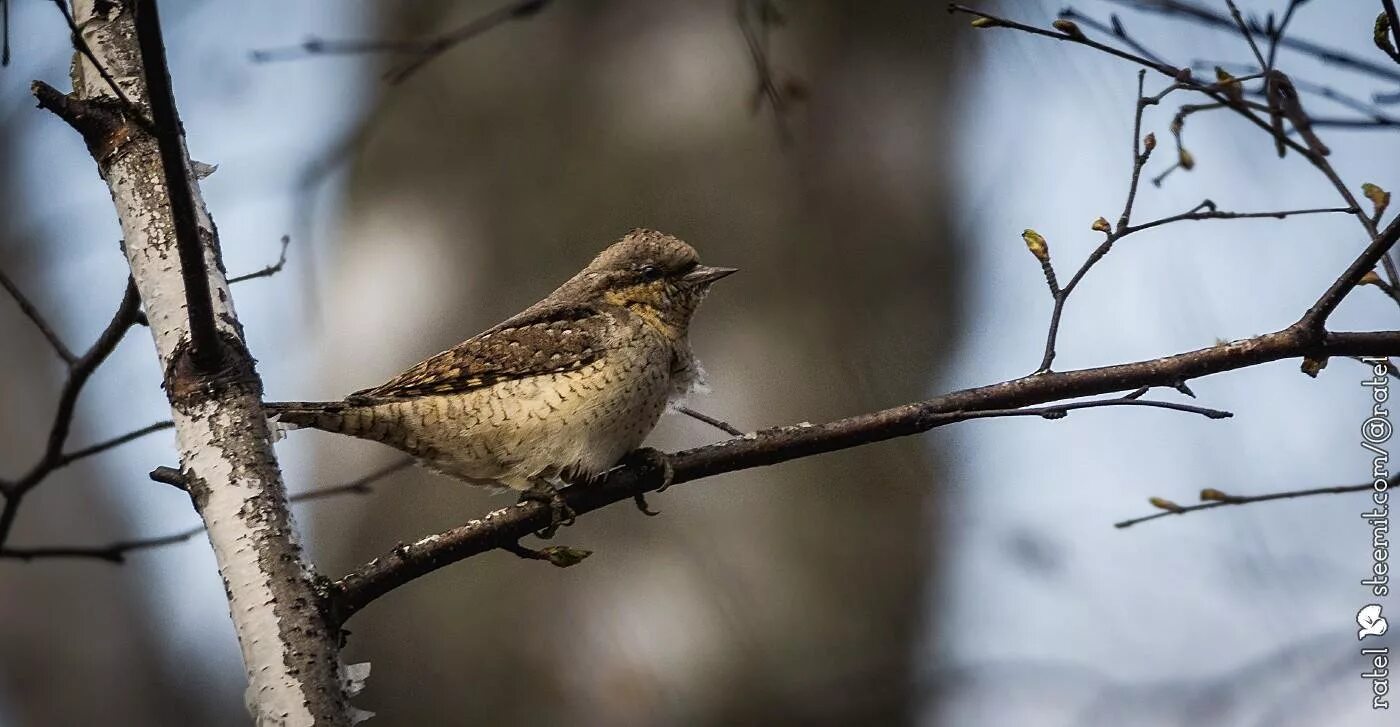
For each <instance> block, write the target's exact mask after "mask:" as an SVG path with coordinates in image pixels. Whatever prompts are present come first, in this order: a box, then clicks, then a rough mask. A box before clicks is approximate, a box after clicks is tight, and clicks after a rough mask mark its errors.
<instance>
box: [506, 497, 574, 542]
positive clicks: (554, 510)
mask: <svg viewBox="0 0 1400 727" xmlns="http://www.w3.org/2000/svg"><path fill="white" fill-rule="evenodd" d="M520 502H541V503H544V504H546V505H549V525H546V526H545V527H543V528H540V529H539V530H536V531H535V535H536V536H537V537H540V538H543V539H545V540H548V539H550V538H552V537H554V534H555V533H557V532H559V528H561V527H568V526H570V525H573V524H574V520H576V519H577V517H578V513H576V512H574V509H573V508H572V507H569V503H568V501H567V500H565V499H564V496H563V495H562V494H560V492H559V490H557V489H555V488H554V486H552V485H550V484H548V483H541V484H539V485H536V486H535V487H534V488H533V489H529V490H525V491H524V492H522V493H520Z"/></svg>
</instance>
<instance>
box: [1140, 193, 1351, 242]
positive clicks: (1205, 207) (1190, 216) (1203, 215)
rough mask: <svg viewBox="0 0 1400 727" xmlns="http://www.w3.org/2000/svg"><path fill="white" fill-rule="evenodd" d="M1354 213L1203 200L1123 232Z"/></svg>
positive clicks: (1335, 209) (1342, 210)
mask: <svg viewBox="0 0 1400 727" xmlns="http://www.w3.org/2000/svg"><path fill="white" fill-rule="evenodd" d="M1339 212H1340V213H1342V214H1349V215H1354V214H1356V210H1355V209H1352V208H1350V207H1314V208H1311V209H1299V210H1276V211H1272V212H1229V211H1226V210H1217V209H1216V208H1215V203H1214V202H1212V201H1210V200H1205V201H1203V202H1201V203H1200V204H1199V205H1196V206H1195V207H1193V208H1191V209H1190V210H1189V211H1187V212H1182V213H1181V214H1179V215H1172V216H1170V217H1163V218H1161V219H1156V220H1152V221H1151V222H1144V223H1142V224H1140V225H1130V226H1128V227H1127V228H1125V229H1124V234H1132V233H1134V232H1141V231H1143V230H1150V229H1152V228H1153V227H1159V226H1161V225H1166V224H1170V223H1172V222H1182V221H1187V220H1248V219H1275V220H1282V219H1285V218H1288V217H1293V216H1296V215H1319V214H1336V213H1339Z"/></svg>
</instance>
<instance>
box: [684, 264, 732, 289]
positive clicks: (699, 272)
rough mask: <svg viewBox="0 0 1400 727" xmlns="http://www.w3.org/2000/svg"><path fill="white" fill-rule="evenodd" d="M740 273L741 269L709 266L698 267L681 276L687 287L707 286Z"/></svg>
mask: <svg viewBox="0 0 1400 727" xmlns="http://www.w3.org/2000/svg"><path fill="white" fill-rule="evenodd" d="M737 272H739V268H716V267H711V266H709V265H696V266H695V268H694V269H693V270H691V271H690V272H688V273H686V274H685V275H683V276H681V280H682V281H684V282H685V284H686V285H706V284H709V283H713V282H715V281H716V280H719V279H720V278H722V277H724V276H726V275H733V274H734V273H737Z"/></svg>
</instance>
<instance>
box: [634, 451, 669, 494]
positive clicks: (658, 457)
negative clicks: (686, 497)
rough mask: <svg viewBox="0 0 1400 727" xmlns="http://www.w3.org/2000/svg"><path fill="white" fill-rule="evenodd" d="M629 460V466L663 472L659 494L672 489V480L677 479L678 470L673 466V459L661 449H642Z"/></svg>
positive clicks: (635, 452)
mask: <svg viewBox="0 0 1400 727" xmlns="http://www.w3.org/2000/svg"><path fill="white" fill-rule="evenodd" d="M627 460H628V464H632V465H639V466H641V467H643V468H645V469H649V470H659V471H660V472H661V486H660V487H657V488H656V491H657V492H665V491H666V490H668V489H670V487H671V482H672V480H674V479H676V470H675V468H674V467H672V466H671V458H670V457H667V456H666V453H665V452H662V451H661V450H659V449H653V448H651V447H642V448H641V449H638V450H636V451H634V452H632V454H630V455H628V456H627Z"/></svg>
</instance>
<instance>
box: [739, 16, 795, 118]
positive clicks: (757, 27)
mask: <svg viewBox="0 0 1400 727" xmlns="http://www.w3.org/2000/svg"><path fill="white" fill-rule="evenodd" d="M735 12H736V16H737V18H738V21H739V30H740V32H741V33H743V35H744V45H746V46H747V47H748V49H749V58H750V60H752V62H753V68H754V74H755V75H756V76H757V86H756V88H755V91H754V105H753V107H754V110H755V111H758V110H759V109H760V108H761V107H762V105H763V101H764V100H767V102H768V107H769V108H770V109H772V111H773V124H774V126H775V127H776V128H777V130H778V139H779V141H781V142H782V143H784V144H788V143H791V142H792V131H791V129H789V128H788V125H787V117H788V111H789V108H788V103H787V102H788V99H789V96H791V94H790V93H789V91H788V89H787V88H784V87H783V86H782V85H780V84H779V83H778V80H777V75H776V74H775V73H774V71H773V64H772V61H771V60H770V56H771V54H770V52H769V38H770V31H771V30H772V28H773V26H774V25H776V24H778V23H780V22H782V20H781V19H782V15H781V14H779V12H778V10H777V8H776V7H775V6H774V5H773V3H772V0H738V3H737V4H736V6H735Z"/></svg>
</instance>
